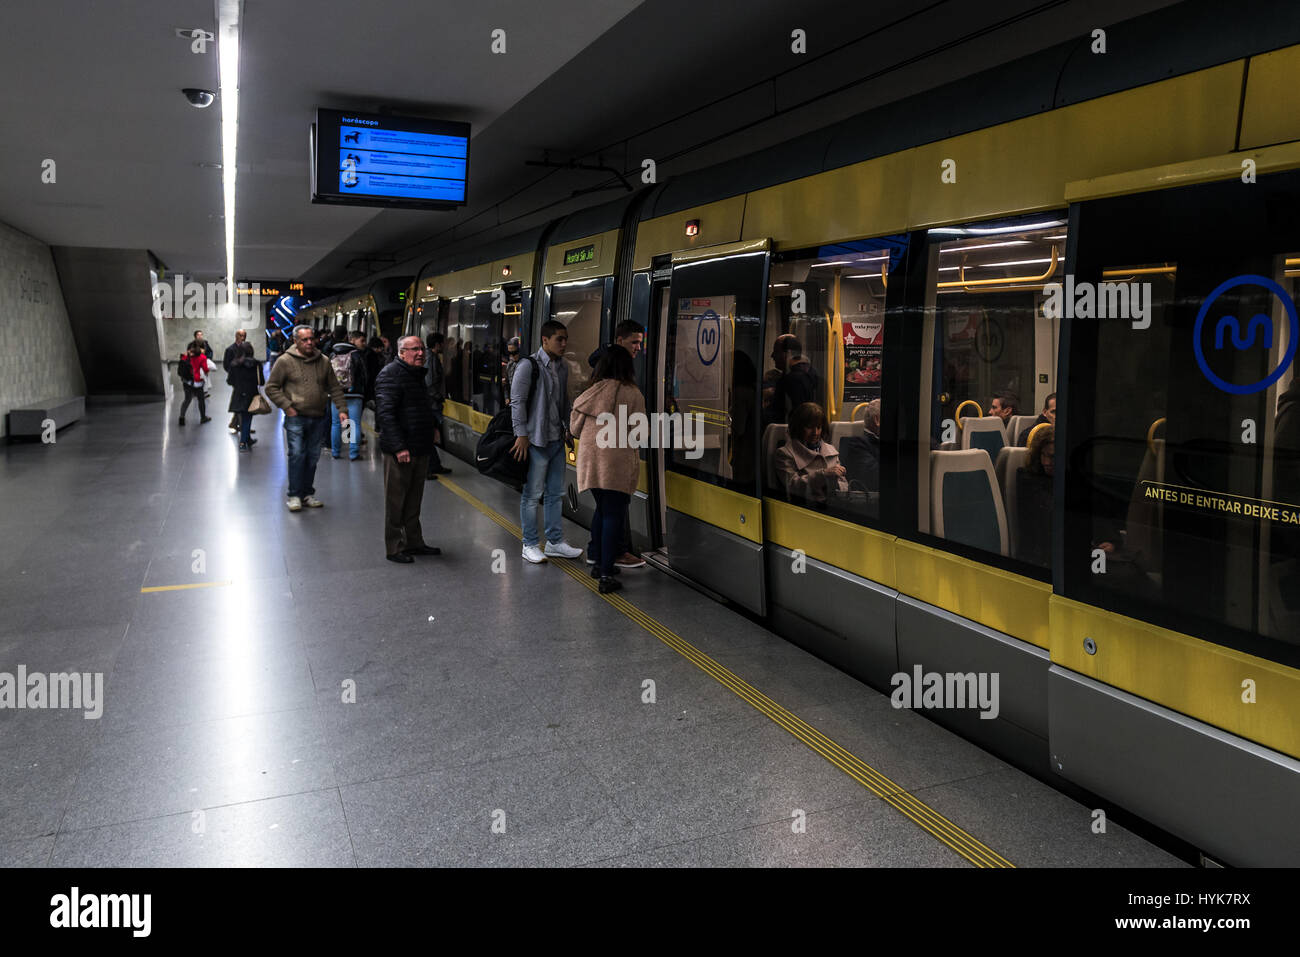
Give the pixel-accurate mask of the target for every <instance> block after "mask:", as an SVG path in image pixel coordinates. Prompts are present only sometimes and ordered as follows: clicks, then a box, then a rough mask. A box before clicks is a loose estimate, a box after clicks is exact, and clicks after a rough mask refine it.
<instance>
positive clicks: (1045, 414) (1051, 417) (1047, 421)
mask: <svg viewBox="0 0 1300 957" xmlns="http://www.w3.org/2000/svg"><path fill="white" fill-rule="evenodd" d="M1040 425H1051V426H1055V425H1056V393H1055V392H1053V393H1052V394H1051V395H1049V396H1048V397H1047V401H1046V402H1044V403H1043V411H1042V412H1040V413H1038V418H1036V419H1034V421H1033V424H1031V425H1030V426H1029V428H1027V429H1021V430H1020V434H1019V435H1018V436H1016V445H1019V446H1023V445H1024V444H1025V443H1026V442H1027V441H1028V440H1029V433H1030V432H1032V431H1034V429H1035V428H1037V427H1038V426H1040Z"/></svg>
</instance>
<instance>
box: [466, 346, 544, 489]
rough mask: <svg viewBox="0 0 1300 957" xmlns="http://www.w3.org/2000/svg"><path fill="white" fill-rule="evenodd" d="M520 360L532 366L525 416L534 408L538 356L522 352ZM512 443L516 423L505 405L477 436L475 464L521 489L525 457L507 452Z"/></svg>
mask: <svg viewBox="0 0 1300 957" xmlns="http://www.w3.org/2000/svg"><path fill="white" fill-rule="evenodd" d="M522 361H524V362H527V363H529V364H530V365H532V367H533V380H532V382H530V383H529V384H528V398H527V399H525V400H524V417H525V418H527V415H528V413H529V412H531V411H532V408H533V395H534V393H536V392H537V360H536V359H534V358H533V357H532V356H524V358H523V360H522ZM514 444H515V426H514V421H513V416H512V414H511V406H506V407H505V408H504V409H502V410H501V411H500V412H498V413H497V414H496V415H494V416H492V421H491V422H489V423H488V427H487V431H486V432H484V433H483V437H482V438H480V439H479V440H478V448H477V449H475V451H474V459H475V462H474V464H475V465H477V466H478V470H479V472H480V473H481V474H483V475H487V476H490V477H491V478H494V479H498V480H500V481H502V482H505V483H506V484H507V485H513V486H514V487H515V488H518V489H522V488H523V486H524V479H526V478H527V477H528V459H527V458H525V459H524V460H523V461H522V462H520V461H519V460H518V459H516V458H515V457H514V456H513V455H511V454H510V448H511V446H513V445H514Z"/></svg>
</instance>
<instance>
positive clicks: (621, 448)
mask: <svg viewBox="0 0 1300 957" xmlns="http://www.w3.org/2000/svg"><path fill="white" fill-rule="evenodd" d="M644 419H645V398H644V397H643V396H642V395H641V390H640V389H638V388H637V387H636V370H635V369H634V368H633V366H632V356H631V354H630V353H629V352H628V351H627V350H626V349H624V348H623V347H621V346H617V345H616V346H611V347H610V348H609V349H607V350H606V352H605V355H604V357H603V358H601V360H600V361H599V362H598V363H596V370H595V372H594V373H592V385H591V388H589V389H588V390H587V391H586V392H584V393H582V395H580V396H578V398H576V399H575V400H574V401H573V412H572V413H571V414H570V416H569V431H570V432H572V433H573V437H574V438H575V439H577V440H578V491H579V492H581V491H583V490H584V489H591V494H592V495H593V496H594V497H595V499H596V514H595V515H594V516H593V517H592V520H591V541H592V544H593V554H592V555H591V557H592V558H594V559H595V561H596V563H595V565H593V566H592V569H591V577H592V578H599V579H600V592H601V594H602V595H603V594H606V593H608V592H612V591H618V589H620V588H622V587H623V585H622V583H621V582H619V580H618V579H617V578H615V577H614V562H615V560H616V559H617V558H618V557H619V555H620V554H621V553H622V543H623V522H624V521H625V520H626V517H627V509H628V504H629V503H630V502H631V500H632V493H634V492H635V491H636V483H637V478H638V476H639V475H640V472H641V456H640V453H639V452H638V450H637V449H636V448H634V447H632V446H631V445H630V443H629V442H628V432H629V431H631V430H632V429H634V428H635V427H636V423H637V422H639V421H642V422H643V421H644Z"/></svg>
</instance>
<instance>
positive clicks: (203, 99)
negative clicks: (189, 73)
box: [181, 87, 217, 110]
mask: <svg viewBox="0 0 1300 957" xmlns="http://www.w3.org/2000/svg"><path fill="white" fill-rule="evenodd" d="M181 92H182V93H184V94H185V99H187V100H189V101H190V106H192V107H194V108H195V109H199V110H202V109H204V108H205V107H209V106H211V105H212V102H213V100H215V99H216V98H217V94H215V93H213V92H212V91H211V90H196V89H195V88H194V87H186V88H185V89H183V90H181Z"/></svg>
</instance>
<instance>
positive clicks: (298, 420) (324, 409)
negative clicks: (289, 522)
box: [266, 326, 348, 512]
mask: <svg viewBox="0 0 1300 957" xmlns="http://www.w3.org/2000/svg"><path fill="white" fill-rule="evenodd" d="M266 397H267V398H268V399H270V400H271V402H272V403H273V404H274V405H278V406H279V407H280V408H281V409H283V410H284V438H285V450H286V451H287V452H288V456H289V495H288V501H287V502H286V504H287V505H288V506H289V511H291V512H298V511H301V510H302V507H303V506H304V505H305V506H307V507H308V508H320V507H321V506H322V505H324V504H325V503H324V502H322V501H321V500H320V499H318V498H316V497H315V492H316V489H315V487H314V485H313V484H312V483H313V482H314V481H315V479H316V460H317V459H318V458H319V457H320V450H321V446H322V445H324V444H325V436H326V435H327V434H328V433H329V418H328V417H327V416H328V412H329V403H330V402H333V403H334V406H335V408H336V409H337V410H338V416H339V418H340V419H342V420H343V421H344V422H346V421H347V418H348V407H347V405H346V403H345V402H344V400H343V387H342V386H341V385H339V380H338V377H337V376H335V375H334V369H333V368H332V367H331V366H330V364H329V363H328V362H326V361H325V357H324V356H323V355H321V353H320V352H318V351H317V349H316V333H315V332H314V331H313V330H312V327H311V326H294V328H293V345H292V346H290V347H289V351H288V352H286V353H285V354H284V355H282V356H280V358H279V359H277V360H275V365H274V366H272V368H271V374H270V376H268V377H267V380H266Z"/></svg>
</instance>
